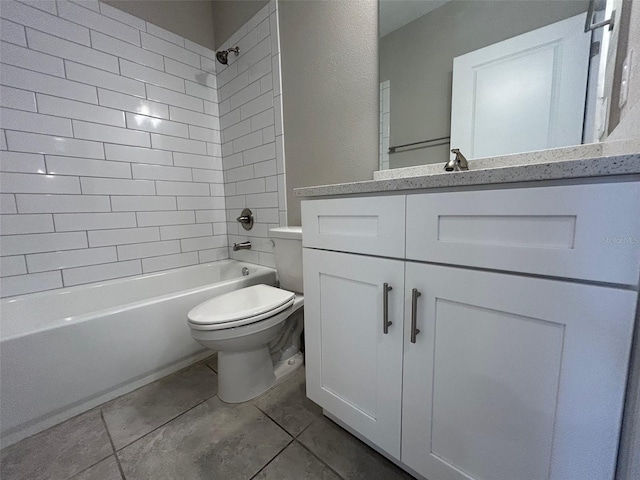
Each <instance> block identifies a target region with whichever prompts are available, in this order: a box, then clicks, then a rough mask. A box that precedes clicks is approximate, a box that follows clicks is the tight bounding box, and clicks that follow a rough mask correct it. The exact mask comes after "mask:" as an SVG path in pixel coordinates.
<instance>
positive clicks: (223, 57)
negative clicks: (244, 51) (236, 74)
mask: <svg viewBox="0 0 640 480" xmlns="http://www.w3.org/2000/svg"><path fill="white" fill-rule="evenodd" d="M231 52H234V53H235V54H236V57H237V56H238V55H239V54H240V47H235V48H230V49H229V50H220V51H219V52H216V58H217V59H218V61H219V62H220V63H221V64H223V65H226V64H227V63H228V62H229V59H228V57H229V54H230V53H231Z"/></svg>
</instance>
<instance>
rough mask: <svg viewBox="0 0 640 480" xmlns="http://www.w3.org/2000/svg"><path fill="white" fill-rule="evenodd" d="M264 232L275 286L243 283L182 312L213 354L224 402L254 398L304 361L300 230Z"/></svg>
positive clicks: (294, 228) (276, 229) (196, 334)
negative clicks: (276, 281) (270, 250)
mask: <svg viewBox="0 0 640 480" xmlns="http://www.w3.org/2000/svg"><path fill="white" fill-rule="evenodd" d="M269 234H270V235H269V236H270V237H271V240H272V241H273V253H274V258H275V263H276V269H277V272H278V278H279V281H280V288H276V287H272V286H270V285H253V286H250V287H245V288H242V289H239V290H235V291H233V292H229V293H226V294H224V295H220V296H218V297H214V298H212V299H211V300H208V301H206V302H204V303H201V304H200V305H198V306H197V307H194V308H193V309H192V310H191V311H189V313H188V314H187V318H188V323H189V327H190V328H191V336H192V337H193V338H194V339H195V340H196V341H197V342H198V343H200V344H201V345H203V346H205V347H207V348H210V349H212V350H216V351H217V352H218V397H219V398H220V399H221V400H222V401H224V402H227V403H240V402H246V401H247V400H251V399H252V398H255V397H257V396H258V395H260V394H262V393H264V392H265V391H267V390H268V389H270V388H271V387H273V386H275V385H277V384H278V383H279V382H281V381H282V380H284V379H285V378H287V377H288V376H289V375H291V374H292V373H293V372H295V371H296V370H297V369H298V368H300V367H301V366H302V364H303V357H302V353H301V352H300V334H301V332H302V328H303V308H302V306H303V303H304V297H303V295H302V228H301V227H282V228H272V229H270V230H269Z"/></svg>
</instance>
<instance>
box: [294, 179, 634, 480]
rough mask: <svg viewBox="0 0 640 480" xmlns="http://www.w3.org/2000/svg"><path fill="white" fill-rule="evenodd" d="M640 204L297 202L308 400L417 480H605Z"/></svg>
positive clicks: (619, 399)
mask: <svg viewBox="0 0 640 480" xmlns="http://www.w3.org/2000/svg"><path fill="white" fill-rule="evenodd" d="M525 199H526V200H527V201H526V202H525V201H524V200H525ZM352 202H354V203H353V204H352ZM338 205H341V207H340V208H339V207H338ZM363 205H369V208H368V209H367V208H364V207H363ZM639 206H640V184H638V183H637V182H636V183H619V184H602V185H574V186H558V187H556V186H550V187H540V188H521V189H504V190H485V191H465V192H451V193H429V194H415V195H391V196H380V197H373V198H366V197H364V198H363V197H360V198H343V199H320V200H307V201H305V202H303V204H302V214H303V217H302V218H303V246H304V281H305V338H306V351H307V353H306V356H307V357H306V364H307V394H308V396H309V397H310V398H311V399H312V400H314V401H315V402H317V403H318V404H319V405H320V406H322V407H323V409H324V410H325V412H327V413H328V414H330V415H331V416H332V417H333V418H336V419H337V420H339V421H340V422H342V423H343V424H344V425H346V426H347V427H348V428H350V429H351V430H352V431H354V432H355V433H357V434H359V435H360V436H361V437H363V438H365V439H366V440H368V441H369V442H370V443H371V444H372V445H374V446H376V447H377V448H379V449H381V450H383V451H384V452H386V453H387V454H388V455H390V456H391V457H393V458H395V459H396V461H397V462H398V463H399V464H400V465H401V466H404V467H405V468H407V469H408V470H410V471H412V472H413V473H417V474H419V475H421V476H423V477H424V478H427V479H428V480H462V479H465V480H469V479H473V480H480V479H485V480H486V479H491V480H503V479H504V480H538V479H553V480H567V479H571V480H572V479H580V480H589V479H593V480H611V479H612V478H613V475H614V471H615V464H616V455H617V446H618V437H619V430H620V422H621V416H622V406H623V401H624V391H625V386H626V376H627V368H628V360H629V352H630V346H631V339H632V333H633V321H634V314H635V308H636V301H637V291H636V289H637V282H638V276H639V274H640V266H639V263H640V262H639V259H640V245H638V244H637V241H635V242H634V240H633V239H634V238H639V237H640V215H638V208H639ZM381 212H385V213H381ZM390 212H394V213H393V215H391V214H390ZM351 215H352V216H354V217H358V218H356V220H355V221H354V222H353V223H351V222H350V221H349V217H350V216H351ZM323 217H326V218H325V219H324V220H322V219H323ZM334 217H338V219H339V220H338V219H337V218H334ZM361 217H366V218H367V219H366V220H363V219H362V218H361ZM385 218H386V219H387V220H384V219H385ZM389 218H394V219H396V220H397V219H398V218H402V219H405V221H406V226H404V224H403V227H404V228H403V229H402V232H400V231H398V230H399V227H398V226H397V224H396V227H395V228H396V229H395V230H394V231H393V234H392V233H390V232H389V231H388V230H387V229H386V225H387V223H386V222H388V221H389V220H388V219H389ZM323 221H324V223H325V227H324V228H322V227H319V224H320V223H321V222H323ZM329 225H332V228H327V227H328V226H329ZM338 225H339V227H338ZM308 232H310V233H309V234H308ZM323 232H324V233H323ZM324 234H326V235H328V237H327V238H328V239H329V241H328V242H326V243H325V242H324V238H323V235H324ZM360 239H364V240H365V241H364V242H359V240H360ZM398 242H401V245H400V246H399V245H397V243H398ZM372 245H373V247H372ZM335 250H339V252H337V251H335ZM372 251H375V253H371V252H372ZM373 255H375V256H373ZM383 257H391V258H383ZM585 280H586V281H585ZM385 284H387V286H391V287H392V290H390V291H388V289H386V288H385ZM385 312H388V318H387V320H388V321H389V322H391V325H388V328H386V329H385V325H387V322H385ZM385 330H386V333H385Z"/></svg>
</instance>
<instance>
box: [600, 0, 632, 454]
mask: <svg viewBox="0 0 640 480" xmlns="http://www.w3.org/2000/svg"><path fill="white" fill-rule="evenodd" d="M623 7H624V10H623V15H624V18H623V20H624V22H621V24H624V25H621V27H622V26H624V27H626V28H625V29H624V30H625V31H624V32H623V33H622V34H623V35H624V36H625V38H622V39H621V40H620V41H619V45H618V47H619V48H618V51H617V54H616V59H615V63H616V71H615V76H614V78H613V88H612V92H611V116H610V118H609V128H610V131H611V134H610V135H609V136H608V137H607V138H606V140H605V141H614V140H626V139H629V138H640V0H634V1H633V2H628V3H625V4H624V5H623ZM630 51H633V61H632V62H631V63H632V67H631V68H632V71H631V78H630V81H629V96H628V98H627V103H626V104H625V105H624V106H623V107H622V108H618V99H619V95H620V88H619V86H620V76H621V73H622V72H621V67H622V62H624V59H625V57H626V55H627V54H628V53H629V52H630ZM639 462H640V461H639Z"/></svg>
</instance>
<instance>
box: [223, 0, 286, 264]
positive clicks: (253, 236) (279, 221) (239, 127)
mask: <svg viewBox="0 0 640 480" xmlns="http://www.w3.org/2000/svg"><path fill="white" fill-rule="evenodd" d="M235 46H239V47H240V56H239V57H237V58H236V57H235V55H234V54H233V53H232V54H230V55H229V64H228V65H227V66H224V65H222V64H220V63H217V64H216V67H217V72H218V74H217V75H218V95H219V99H220V115H221V116H220V125H221V128H222V141H223V144H222V154H223V166H224V179H225V185H224V187H225V195H226V205H227V222H228V223H227V228H228V232H229V245H231V246H232V245H233V243H234V242H244V241H247V240H249V241H251V250H240V251H237V252H234V251H233V250H231V249H230V255H231V257H232V258H236V259H239V260H243V261H248V262H252V263H259V264H261V265H266V266H271V267H273V266H275V265H274V262H273V253H272V245H271V241H270V240H269V238H268V237H269V228H272V227H277V226H285V225H286V224H287V199H286V194H285V191H286V190H285V175H284V173H285V167H284V147H283V130H282V89H281V86H280V44H279V35H278V11H277V3H276V2H275V0H274V1H271V2H269V4H267V5H265V6H264V7H263V8H262V9H261V10H260V11H259V12H258V13H257V14H256V15H254V16H253V17H252V18H251V19H250V20H249V21H248V22H247V23H245V24H244V25H243V26H242V27H240V29H239V30H238V31H237V32H235V33H234V34H233V35H232V36H231V37H230V38H229V39H228V40H227V41H225V42H223V43H222V45H221V49H228V48H230V47H235ZM244 207H248V208H250V209H251V210H252V211H253V214H254V218H255V224H254V226H253V228H252V229H251V230H250V231H246V230H244V229H242V227H241V226H240V224H239V223H238V222H236V218H237V217H238V216H239V215H240V213H241V211H242V209H243V208H244Z"/></svg>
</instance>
